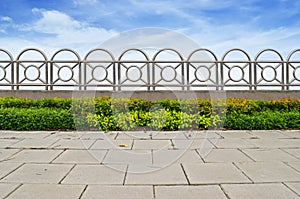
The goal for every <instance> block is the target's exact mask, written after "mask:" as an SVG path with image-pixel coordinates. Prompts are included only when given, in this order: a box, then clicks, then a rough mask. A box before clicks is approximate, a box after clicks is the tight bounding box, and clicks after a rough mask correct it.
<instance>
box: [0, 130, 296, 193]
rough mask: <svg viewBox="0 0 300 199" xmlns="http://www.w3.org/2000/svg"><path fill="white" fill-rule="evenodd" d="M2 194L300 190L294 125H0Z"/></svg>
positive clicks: (0, 178)
mask: <svg viewBox="0 0 300 199" xmlns="http://www.w3.org/2000/svg"><path fill="white" fill-rule="evenodd" d="M0 198H9V199H11V198H22V199H26V198H28V199H35V198H38V199H40V198H43V199H47V198H49V199H50V198H51V199H54V198H68V199H69V198H71V199H73V198H74V199H77V198H82V199H90V198H105V199H106V198H109V199H111V198H122V199H127V198H130V199H133V198H156V199H163V198H167V199H169V198H188V199H192V198H197V199H199V198H200V199H202V198H212V199H226V198H229V199H240V198H243V199H247V198H249V199H253V198H256V199H257V198H272V199H274V198H275V199H276V198H278V199H285V198H286V199H287V198H300V131H296V130H294V131H213V130H210V131H198V132H196V131H187V132H184V131H182V132H150V131H149V132H110V133H106V134H105V133H102V132H13V131H0Z"/></svg>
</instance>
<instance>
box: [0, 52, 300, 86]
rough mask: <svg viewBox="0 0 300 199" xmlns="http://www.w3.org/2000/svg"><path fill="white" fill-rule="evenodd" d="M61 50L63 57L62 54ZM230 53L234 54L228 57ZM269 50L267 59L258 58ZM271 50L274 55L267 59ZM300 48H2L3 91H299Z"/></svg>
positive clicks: (0, 82)
mask: <svg viewBox="0 0 300 199" xmlns="http://www.w3.org/2000/svg"><path fill="white" fill-rule="evenodd" d="M62 55H63V56H62ZM232 55H234V56H232ZM265 55H268V56H269V57H267V59H262V58H263V57H265ZM270 55H271V56H272V58H270ZM296 55H300V49H297V50H294V51H293V52H291V54H290V55H289V56H288V57H287V58H286V59H283V57H282V55H281V54H280V53H279V52H277V51H275V50H273V49H266V50H263V51H261V52H259V53H258V54H257V56H256V57H255V58H254V59H251V58H250V56H249V55H248V54H247V53H246V52H245V51H243V50H241V49H231V50H229V51H227V52H226V53H225V54H224V56H223V57H222V58H221V59H218V58H217V56H216V55H215V54H214V53H213V52H212V51H210V50H208V49H197V50H194V51H193V52H191V53H190V55H188V56H186V58H184V56H183V55H182V54H180V52H178V51H176V50H174V49H162V50H159V51H157V52H155V53H154V55H153V56H152V58H151V59H150V58H149V56H148V55H147V53H146V52H145V51H143V50H140V49H128V50H126V51H124V52H123V53H122V54H121V55H120V56H119V57H118V58H115V57H114V55H113V54H112V53H111V52H109V51H107V50H105V49H94V50H91V51H90V52H88V53H87V54H86V56H85V57H84V58H83V59H81V58H80V56H79V55H78V53H76V52H75V51H73V50H70V49H61V50H59V51H57V52H56V53H54V54H53V56H52V57H51V59H48V58H47V56H46V55H45V53H44V52H43V51H41V50H39V49H26V50H23V51H22V52H21V53H20V54H19V55H18V56H17V57H16V58H15V59H14V58H13V56H12V55H11V53H9V52H8V51H6V50H4V49H0V87H1V89H2V90H23V89H25V90H28V89H29V90H32V89H40V90H64V89H74V87H75V89H78V90H89V89H96V90H111V91H121V90H126V89H127V90H128V89H129V90H130V89H136V88H139V89H141V90H149V91H150V90H165V89H166V88H171V89H179V90H207V89H213V90H262V89H266V90H299V88H300V59H298V60H297V59H295V58H296ZM298 57H299V58H300V56H298Z"/></svg>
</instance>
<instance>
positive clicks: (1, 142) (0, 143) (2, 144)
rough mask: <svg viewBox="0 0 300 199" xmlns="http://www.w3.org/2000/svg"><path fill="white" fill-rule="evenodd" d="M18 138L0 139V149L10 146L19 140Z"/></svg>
mask: <svg viewBox="0 0 300 199" xmlns="http://www.w3.org/2000/svg"><path fill="white" fill-rule="evenodd" d="M20 141H21V140H18V139H0V149H5V148H7V147H11V146H12V145H14V144H16V143H18V142H20Z"/></svg>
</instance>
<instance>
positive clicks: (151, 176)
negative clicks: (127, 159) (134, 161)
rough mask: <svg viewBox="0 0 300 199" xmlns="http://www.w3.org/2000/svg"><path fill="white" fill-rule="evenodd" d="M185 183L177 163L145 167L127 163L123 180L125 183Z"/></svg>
mask: <svg viewBox="0 0 300 199" xmlns="http://www.w3.org/2000/svg"><path fill="white" fill-rule="evenodd" d="M147 169H148V170H147ZM187 183H188V182H187V180H186V178H185V176H184V173H183V171H182V168H181V166H180V165H179V164H173V165H170V166H168V167H164V168H160V167H153V168H146V167H143V166H140V165H129V167H128V173H127V176H126V180H125V184H126V185H153V184H156V185H158V184H162V185H165V184H169V185H174V184H187Z"/></svg>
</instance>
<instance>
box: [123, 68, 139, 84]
mask: <svg viewBox="0 0 300 199" xmlns="http://www.w3.org/2000/svg"><path fill="white" fill-rule="evenodd" d="M133 75H135V77H134V76H133ZM126 78H127V79H128V80H130V81H132V82H137V81H139V80H141V78H142V71H141V69H140V68H139V67H138V66H130V67H128V68H127V70H126Z"/></svg>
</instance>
